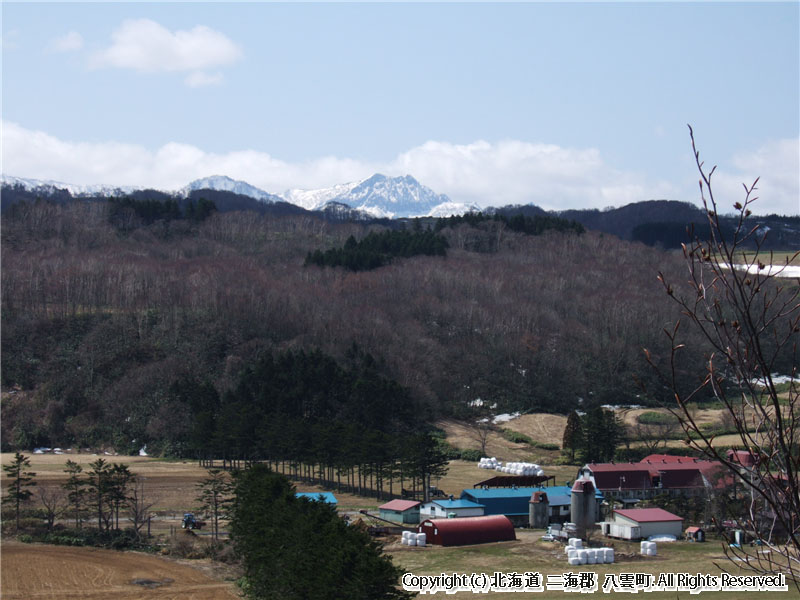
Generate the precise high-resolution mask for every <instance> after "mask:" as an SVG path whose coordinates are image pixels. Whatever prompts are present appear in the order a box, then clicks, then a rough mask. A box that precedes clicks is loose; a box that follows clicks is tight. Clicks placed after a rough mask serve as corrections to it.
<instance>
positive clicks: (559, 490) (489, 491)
mask: <svg viewBox="0 0 800 600" xmlns="http://www.w3.org/2000/svg"><path fill="white" fill-rule="evenodd" d="M534 492H546V493H547V500H548V503H549V512H550V518H551V520H552V521H557V522H563V521H568V520H569V511H570V503H571V499H572V488H571V487H569V486H566V485H554V486H550V487H537V488H534V487H524V488H473V489H468V490H464V491H463V492H461V498H462V499H463V500H469V501H471V502H475V503H476V504H482V505H483V506H484V514H486V515H505V516H507V517H508V518H509V519H511V521H512V522H513V523H514V525H527V524H528V522H529V514H530V506H529V503H530V500H531V496H532V495H533V493H534ZM595 498H596V499H597V501H598V502H602V500H603V494H601V493H600V492H599V491H597V492H596V493H595Z"/></svg>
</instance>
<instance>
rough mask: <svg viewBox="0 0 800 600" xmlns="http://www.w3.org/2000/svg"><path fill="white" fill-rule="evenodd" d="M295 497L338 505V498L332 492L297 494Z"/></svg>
mask: <svg viewBox="0 0 800 600" xmlns="http://www.w3.org/2000/svg"><path fill="white" fill-rule="evenodd" d="M295 496H297V497H298V498H308V499H309V500H316V501H318V502H325V503H326V504H333V505H334V506H336V504H338V501H337V500H336V496H334V495H333V494H332V493H331V492H297V493H296V494H295Z"/></svg>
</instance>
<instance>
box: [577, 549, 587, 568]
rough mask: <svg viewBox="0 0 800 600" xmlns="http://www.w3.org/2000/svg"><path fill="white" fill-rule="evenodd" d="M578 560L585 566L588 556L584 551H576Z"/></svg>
mask: <svg viewBox="0 0 800 600" xmlns="http://www.w3.org/2000/svg"><path fill="white" fill-rule="evenodd" d="M578 559H579V560H580V561H581V564H582V565H585V564H586V563H587V562H588V560H589V554H588V553H587V552H586V550H578Z"/></svg>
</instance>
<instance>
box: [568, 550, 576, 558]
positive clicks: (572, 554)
mask: <svg viewBox="0 0 800 600" xmlns="http://www.w3.org/2000/svg"><path fill="white" fill-rule="evenodd" d="M567 558H578V551H577V550H570V551H569V552H567Z"/></svg>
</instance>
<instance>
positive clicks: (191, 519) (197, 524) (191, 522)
mask: <svg viewBox="0 0 800 600" xmlns="http://www.w3.org/2000/svg"><path fill="white" fill-rule="evenodd" d="M205 524H206V523H205V521H200V520H198V519H197V518H195V516H194V513H184V515H183V522H182V523H181V528H183V529H186V530H187V531H191V530H192V529H201V528H202V527H203V525H205Z"/></svg>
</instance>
